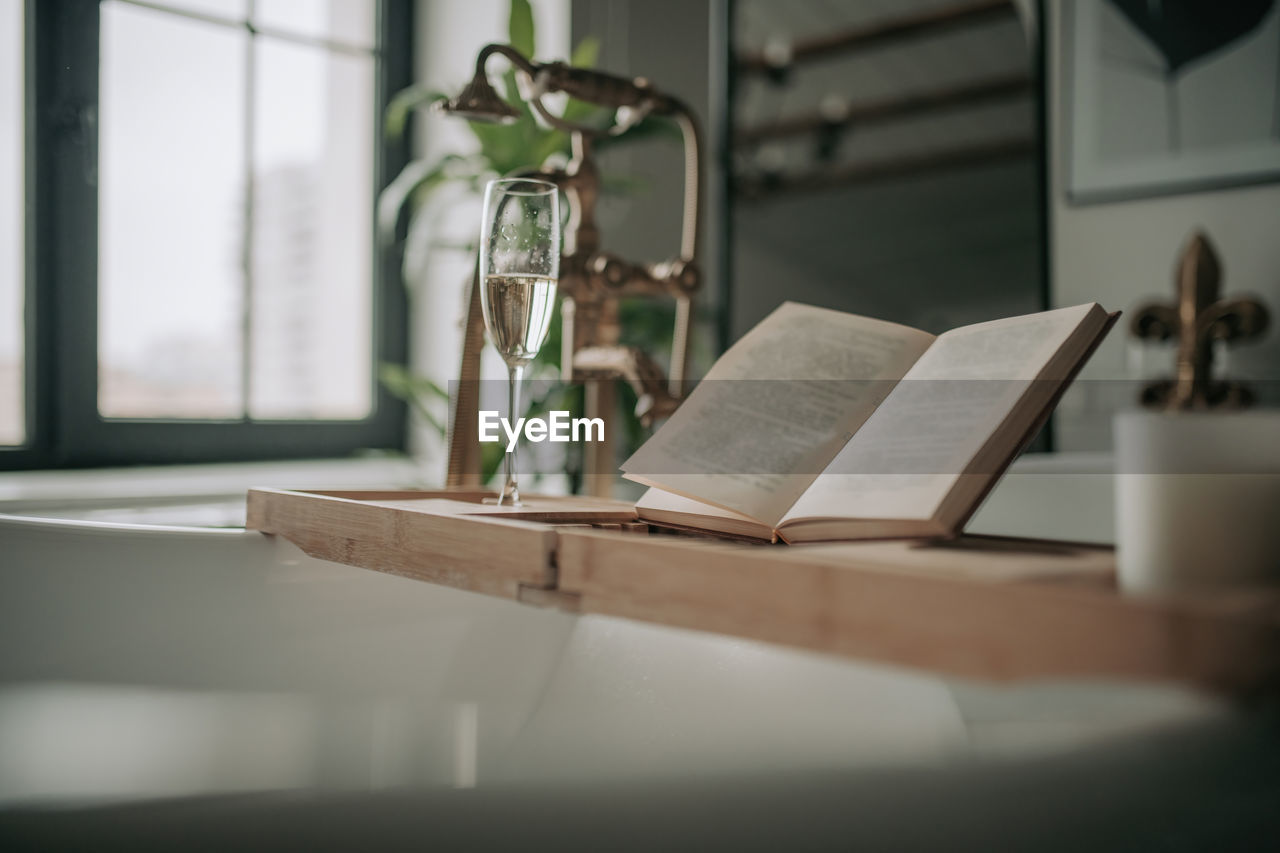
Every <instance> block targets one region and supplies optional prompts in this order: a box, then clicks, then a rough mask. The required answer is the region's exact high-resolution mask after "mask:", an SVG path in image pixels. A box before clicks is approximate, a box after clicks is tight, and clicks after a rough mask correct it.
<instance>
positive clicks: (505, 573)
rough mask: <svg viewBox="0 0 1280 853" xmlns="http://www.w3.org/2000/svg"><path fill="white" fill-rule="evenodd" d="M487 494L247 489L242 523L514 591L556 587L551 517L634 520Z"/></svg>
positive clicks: (353, 557) (616, 510)
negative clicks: (509, 502) (501, 501)
mask: <svg viewBox="0 0 1280 853" xmlns="http://www.w3.org/2000/svg"><path fill="white" fill-rule="evenodd" d="M486 496H489V493H487V492H448V491H440V492H425V491H389V490H381V491H373V490H366V491H353V490H345V491H288V490H282V489H251V490H250V491H249V495H248V508H247V512H246V516H247V520H246V526H247V527H249V528H252V529H255V530H261V531H262V532H263V533H273V534H278V535H280V536H283V537H284V538H285V539H288V540H289V541H290V542H292V543H293V544H295V545H297V546H298V547H299V548H301V549H302V550H303V551H304V552H306V553H307V554H310V555H311V556H313V557H318V558H320V559H323V560H332V561H334V562H338V563H346V564H347V565H352V566H359V567H361V568H366V569H373V570H376V571H381V572H389V573H391V574H396V575H403V576H405V577H411V578H415V579H418V580H425V581H431V582H433V583H439V584H444V585H447V586H452V587H457V588H459V589H466V590H471V591H473V592H483V593H488V594H490V595H500V596H505V597H508V598H518V597H519V595H520V590H521V588H522V587H526V588H528V587H532V588H549V587H553V586H554V585H555V580H556V573H555V568H554V553H555V548H556V535H557V534H556V528H555V527H554V526H552V524H554V522H556V521H559V520H564V521H573V522H578V521H579V520H581V519H589V520H592V521H601V522H618V523H621V522H623V521H627V522H629V521H633V520H634V518H635V515H634V511H633V510H632V508H631V505H630V504H625V503H620V502H615V501H602V500H599V499H592V498H584V499H576V498H543V497H534V498H528V499H526V504H527V506H524V507H520V508H514V507H494V506H485V505H483V504H481V503H479V501H480V500H481V498H482V497H486ZM547 522H549V523H547Z"/></svg>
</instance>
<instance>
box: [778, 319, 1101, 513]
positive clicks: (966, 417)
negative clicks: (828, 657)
mask: <svg viewBox="0 0 1280 853" xmlns="http://www.w3.org/2000/svg"><path fill="white" fill-rule="evenodd" d="M1095 311H1096V313H1097V315H1098V316H1099V318H1101V320H1103V321H1104V320H1105V313H1104V312H1102V310H1101V308H1099V307H1098V306H1096V305H1080V306H1076V307H1074V308H1062V309H1059V310H1056V311H1046V312H1043V313H1040V314H1031V315H1027V316H1024V317H1013V318H1009V319H1006V320H995V321H992V322H988V323H979V324H977V325H973V326H965V327H962V328H959V329H953V330H952V331H950V332H947V333H946V334H943V335H940V336H938V339H937V340H936V341H935V342H934V344H933V346H932V347H930V349H929V351H928V352H927V353H925V354H924V355H923V356H921V357H920V359H919V361H917V362H916V364H915V365H914V366H913V367H912V368H911V370H910V371H908V373H907V375H906V376H905V377H903V380H902V381H901V382H900V383H898V385H897V387H895V388H894V389H893V391H892V393H890V394H889V396H888V398H887V399H885V401H884V403H883V404H882V405H881V406H880V407H879V408H878V409H877V410H876V411H875V413H874V414H873V415H872V416H871V417H870V418H868V420H867V422H866V424H865V425H864V426H863V428H862V429H861V430H859V432H858V434H857V435H855V436H854V437H853V438H852V439H851V440H850V441H849V442H848V444H846V445H845V447H844V448H843V449H842V450H841V451H840V452H839V453H838V454H837V455H836V457H835V458H834V459H833V460H832V462H831V464H830V465H829V466H827V468H826V470H825V471H823V473H822V475H821V476H819V477H817V478H816V479H815V481H814V482H813V484H812V485H811V486H810V487H809V489H808V490H807V491H806V492H805V494H804V495H803V496H802V497H800V498H799V499H798V500H797V501H796V504H795V506H794V507H793V508H792V509H791V510H790V511H789V512H788V513H787V515H786V517H785V518H784V519H783V523H784V524H785V523H787V522H791V521H796V520H799V519H814V518H866V519H929V518H932V517H933V515H934V513H935V511H936V510H937V509H938V507H939V505H940V504H941V502H942V500H943V499H944V498H945V497H946V495H947V492H948V491H949V489H950V488H951V487H952V486H953V485H954V484H955V483H956V481H957V480H958V478H959V477H960V476H962V474H965V473H966V468H967V467H968V466H969V465H970V463H971V462H972V461H973V460H974V459H975V457H976V456H977V455H978V453H979V451H980V450H981V449H982V448H983V446H984V445H985V444H986V443H987V442H988V440H989V439H990V438H991V437H992V435H993V434H995V433H996V432H997V430H998V429H999V428H1000V426H1001V424H1003V423H1004V421H1005V420H1006V418H1008V417H1009V416H1010V415H1011V414H1012V412H1013V411H1014V409H1015V407H1016V406H1017V405H1018V403H1019V401H1020V400H1022V399H1023V397H1024V396H1025V395H1026V394H1027V393H1028V392H1029V390H1030V389H1031V388H1032V385H1033V383H1034V382H1035V380H1036V379H1037V378H1043V379H1050V378H1060V377H1051V376H1048V375H1047V374H1046V369H1047V368H1048V367H1049V366H1050V364H1051V363H1052V362H1053V360H1054V357H1055V356H1056V355H1057V354H1058V353H1059V351H1061V350H1062V349H1063V347H1064V346H1065V345H1066V343H1067V341H1068V340H1069V339H1070V338H1071V337H1072V335H1073V334H1074V333H1075V332H1076V330H1077V329H1078V328H1079V327H1080V326H1081V324H1082V322H1083V321H1084V320H1085V319H1086V317H1088V316H1089V315H1090V313H1091V312H1095ZM1049 372H1050V373H1051V372H1052V371H1049ZM969 473H974V472H969ZM976 473H979V474H982V473H993V472H976Z"/></svg>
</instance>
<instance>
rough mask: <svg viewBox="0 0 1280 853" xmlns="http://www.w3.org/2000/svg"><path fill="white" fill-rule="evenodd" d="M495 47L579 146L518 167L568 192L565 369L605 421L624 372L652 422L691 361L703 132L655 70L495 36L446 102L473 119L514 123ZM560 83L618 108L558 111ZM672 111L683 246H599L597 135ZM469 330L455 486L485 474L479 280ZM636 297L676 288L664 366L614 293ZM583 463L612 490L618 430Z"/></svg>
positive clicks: (459, 398)
mask: <svg viewBox="0 0 1280 853" xmlns="http://www.w3.org/2000/svg"><path fill="white" fill-rule="evenodd" d="M493 56H502V57H504V58H505V59H507V60H508V61H509V62H510V63H511V64H512V65H513V66H514V67H515V68H516V70H517V71H518V72H519V73H520V74H522V75H523V76H524V78H525V81H526V82H527V83H528V84H529V92H528V94H529V95H530V97H529V103H530V105H531V106H532V108H533V109H534V111H535V112H536V113H537V114H538V115H539V116H540V117H541V118H542V120H543V121H545V122H546V123H547V124H549V125H551V126H552V127H555V128H557V129H559V130H563V131H565V132H567V133H568V134H569V138H570V145H571V152H572V157H571V159H570V160H569V162H568V163H567V164H566V165H564V166H563V167H560V168H557V167H553V166H550V165H547V164H542V165H540V166H539V167H536V168H532V169H529V170H526V171H523V172H521V173H519V174H518V175H516V176H514V177H536V178H540V179H542V180H547V181H551V182H552V183H554V184H556V185H557V186H558V187H559V188H560V189H561V190H562V191H563V192H564V195H565V199H566V201H567V202H568V210H569V219H568V224H567V225H566V227H565V234H564V254H563V256H562V258H561V261H560V281H559V292H560V295H561V296H562V297H563V300H562V301H561V305H560V311H561V322H562V329H563V332H562V340H563V344H562V350H561V359H560V366H561V373H562V376H563V378H564V380H565V381H566V382H586V383H587V388H586V398H585V399H586V409H587V411H586V414H587V417H603V418H604V419H605V422H606V424H607V423H608V422H609V416H610V415H611V414H612V413H613V408H614V405H615V403H616V400H615V397H614V394H615V389H614V386H613V383H612V382H611V381H605V380H613V379H623V380H625V381H626V382H627V383H629V384H630V385H631V386H632V388H633V389H634V390H635V392H636V397H637V399H638V402H637V404H636V415H637V416H638V417H639V418H640V420H641V422H642V423H644V424H645V425H646V426H647V425H649V424H651V423H652V422H653V421H654V420H656V419H659V418H663V417H666V416H667V415H670V414H671V413H672V412H673V411H675V409H676V407H677V406H678V405H679V404H680V402H681V399H682V398H683V396H684V390H685V388H684V385H685V378H686V377H685V374H686V371H687V370H688V360H689V333H690V325H691V322H692V304H693V295H694V294H695V293H696V292H697V290H698V288H699V286H700V285H701V283H702V273H701V270H700V268H699V266H698V263H697V258H698V242H699V234H698V230H699V225H698V223H699V213H700V199H699V170H700V157H701V153H700V149H701V141H700V132H699V129H698V123H697V120H696V118H695V117H694V115H693V112H692V111H691V110H690V108H689V107H688V105H686V104H685V103H684V102H683V101H681V100H679V99H678V98H675V97H673V96H671V95H667V94H664V93H662V92H659V91H657V90H656V89H654V88H653V86H652V85H651V84H650V83H649V81H648V80H646V79H644V78H642V77H637V78H635V79H628V78H625V77H618V76H615V75H612V74H607V73H604V72H601V71H594V70H591V69H585V68H574V67H572V66H569V65H566V64H564V63H562V62H549V63H540V62H535V61H533V60H531V59H529V58H528V57H526V56H525V55H524V54H522V53H520V52H519V51H518V50H516V49H515V48H514V47H512V46H511V45H507V44H490V45H486V46H485V47H484V48H483V49H481V51H480V54H479V55H478V56H477V58H476V70H475V75H474V76H473V77H472V79H471V82H470V83H468V84H467V86H466V88H464V89H463V90H462V92H460V93H459V94H458V96H457V97H455V98H451V99H449V100H447V101H444V102H441V103H440V105H439V108H440V109H441V110H442V111H443V112H446V113H450V114H454V115H459V116H462V117H465V118H468V119H471V120H473V121H476V120H478V121H497V122H510V121H514V120H515V119H517V118H518V117H519V113H518V112H517V111H516V110H515V109H514V108H513V107H512V106H511V105H510V104H508V103H507V102H506V101H505V100H503V99H502V97H500V96H499V95H498V93H497V91H495V90H494V88H493V86H492V85H491V84H490V83H489V79H488V76H487V74H486V71H485V65H486V63H487V62H488V60H489V59H490V58H491V57H493ZM557 92H560V93H564V94H567V95H569V96H570V97H572V98H576V99H578V100H580V101H586V102H589V103H593V104H597V105H599V106H603V107H609V108H612V109H614V110H615V119H614V123H613V125H612V126H610V127H607V128H603V129H601V128H596V127H589V126H586V125H580V124H575V123H573V122H568V121H565V120H564V119H562V118H560V117H558V116H556V115H554V114H552V113H551V111H550V110H549V109H547V107H546V106H545V105H544V104H543V101H542V99H543V97H544V96H545V95H548V94H553V93H557ZM649 115H654V116H665V117H669V118H671V119H672V120H673V121H675V122H676V124H677V125H678V126H679V128H680V131H681V135H682V137H683V140H684V161H685V175H684V202H683V220H682V229H681V241H680V249H679V252H678V253H677V254H676V255H675V256H674V257H672V258H670V259H667V260H664V261H660V262H656V263H631V262H629V261H627V260H624V259H623V258H620V257H618V256H617V255H614V254H611V253H609V252H606V251H603V250H602V249H601V248H600V231H599V229H598V228H597V226H596V216H595V211H596V203H597V201H598V199H599V196H600V173H599V170H598V169H597V167H596V161H595V157H594V155H593V150H592V148H593V143H594V141H595V140H596V139H598V138H600V137H602V136H605V135H611V136H616V135H619V134H621V133H624V132H626V130H628V129H629V128H631V127H632V126H634V125H635V124H636V123H638V122H639V121H641V120H642V119H644V118H645V117H646V116H649ZM471 291H472V292H471V297H470V300H469V307H468V311H467V315H468V316H467V321H466V325H465V331H464V343H463V362H462V371H461V379H462V381H461V382H460V383H459V387H458V393H457V394H456V395H455V399H454V401H453V407H452V408H453V411H452V412H451V413H450V414H451V434H450V437H449V469H448V476H447V480H446V482H447V483H448V485H451V486H464V485H476V484H478V480H479V448H478V445H477V444H476V429H475V418H476V409H477V405H478V399H477V396H478V388H477V386H476V382H475V380H476V379H478V377H479V358H480V351H481V350H482V349H483V347H484V322H483V319H482V317H481V312H480V299H479V288H478V287H476V286H475V283H474V281H473V283H472V288H471ZM632 296H669V297H672V298H674V299H675V303H676V314H675V328H674V330H673V335H672V345H671V362H670V364H671V366H670V371H669V373H668V375H666V376H665V377H664V376H663V372H662V369H661V368H660V367H659V366H658V364H657V363H656V362H655V361H654V359H653V357H652V356H651V355H650V354H649V353H647V352H645V351H643V350H640V349H638V348H636V347H626V346H622V345H621V344H620V343H619V340H620V338H621V323H620V320H619V311H618V308H619V305H618V300H619V299H621V298H623V297H632ZM585 447H586V459H585V466H584V467H585V470H586V472H587V473H588V474H595V475H605V476H594V477H589V478H588V483H589V485H590V488H591V490H592V491H593V492H595V493H596V494H605V493H607V492H608V490H609V486H610V483H611V481H612V474H613V468H614V461H613V446H612V440H611V431H610V430H606V440H605V441H604V442H597V443H589V444H587V445H586V446H585Z"/></svg>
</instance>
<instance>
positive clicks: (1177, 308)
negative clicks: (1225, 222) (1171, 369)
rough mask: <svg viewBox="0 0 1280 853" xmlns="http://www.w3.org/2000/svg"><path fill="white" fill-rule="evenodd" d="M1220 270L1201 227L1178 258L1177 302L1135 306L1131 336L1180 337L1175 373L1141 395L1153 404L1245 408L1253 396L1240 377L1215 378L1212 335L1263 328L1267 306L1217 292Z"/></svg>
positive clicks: (1237, 336)
mask: <svg viewBox="0 0 1280 853" xmlns="http://www.w3.org/2000/svg"><path fill="white" fill-rule="evenodd" d="M1221 280H1222V270H1221V267H1220V265H1219V264H1218V256H1217V253H1215V252H1214V250H1213V245H1212V244H1211V243H1210V242H1209V238H1208V236H1206V235H1205V233H1204V232H1203V231H1197V232H1196V233H1195V234H1194V235H1192V237H1191V239H1190V241H1188V243H1187V246H1186V248H1185V249H1183V250H1182V255H1181V257H1180V258H1179V260H1178V268H1177V271H1176V273H1175V276H1174V284H1175V286H1176V288H1177V291H1178V301H1177V303H1176V304H1169V303H1167V302H1152V303H1150V304H1147V305H1143V306H1142V307H1140V308H1139V309H1138V310H1137V311H1135V312H1134V314H1133V318H1132V319H1131V320H1130V321H1129V331H1130V333H1132V334H1133V335H1134V336H1135V337H1138V338H1142V339H1148V340H1151V339H1154V340H1158V341H1165V340H1168V339H1170V338H1172V337H1174V336H1175V335H1176V336H1177V339H1178V360H1177V370H1176V373H1175V375H1174V378H1173V379H1162V380H1159V381H1156V382H1152V383H1150V384H1148V385H1147V386H1146V387H1144V388H1143V389H1142V393H1141V396H1140V398H1139V400H1140V402H1141V403H1142V405H1144V406H1146V407H1148V408H1153V409H1214V408H1227V409H1230V408H1243V407H1245V406H1248V405H1249V404H1251V403H1252V402H1253V400H1254V396H1253V392H1252V391H1250V390H1249V388H1247V387H1246V386H1245V385H1244V384H1243V383H1240V382H1232V381H1228V380H1214V379H1212V378H1211V377H1210V371H1211V369H1212V367H1213V344H1214V342H1215V341H1243V340H1248V339H1249V338H1256V337H1259V336H1260V335H1262V333H1263V332H1264V331H1266V328H1267V324H1268V322H1269V319H1270V318H1269V316H1268V314H1267V309H1266V307H1265V306H1264V305H1263V304H1262V303H1261V302H1260V301H1258V300H1257V299H1255V298H1252V297H1247V296H1246V297H1239V298H1236V299H1222V300H1220V299H1219V298H1218V295H1219V292H1220V285H1221Z"/></svg>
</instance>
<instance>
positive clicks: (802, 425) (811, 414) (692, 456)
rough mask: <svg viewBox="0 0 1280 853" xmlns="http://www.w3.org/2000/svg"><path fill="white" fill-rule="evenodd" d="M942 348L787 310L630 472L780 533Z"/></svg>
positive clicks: (686, 406)
mask: <svg viewBox="0 0 1280 853" xmlns="http://www.w3.org/2000/svg"><path fill="white" fill-rule="evenodd" d="M933 340H934V338H933V336H932V335H930V334H927V333H925V332H921V331H918V330H916V329H911V328H908V327H906V326H900V325H898V324H896V323H885V322H882V321H879V320H871V319H868V318H866V317H857V316H854V315H852V314H845V313H842V312H839V311H830V310H827V309H825V308H813V307H810V306H807V305H799V304H797V303H793V302H788V303H785V304H783V305H782V306H781V307H779V308H778V309H777V310H776V311H774V312H773V313H772V314H770V315H769V316H768V317H766V318H765V319H764V320H762V321H761V322H760V323H759V324H758V325H757V326H756V327H755V328H754V329H752V330H751V331H750V332H748V333H747V334H746V335H744V336H743V337H742V339H741V340H740V341H738V342H737V343H736V344H734V345H733V346H732V347H731V348H730V349H729V350H728V352H726V353H725V354H724V355H723V356H721V357H720V359H719V360H718V361H717V362H716V363H715V365H714V366H713V367H712V368H711V370H710V371H709V372H708V373H707V376H706V378H705V379H703V380H702V382H701V383H699V384H698V387H697V388H696V389H694V391H693V393H692V394H691V395H690V396H689V399H688V400H686V401H685V402H684V403H683V404H682V405H681V406H680V408H679V409H678V410H676V413H675V414H674V415H672V416H671V418H670V420H668V421H667V423H665V424H664V425H663V426H662V427H661V428H660V429H659V430H658V431H657V433H655V434H654V436H653V437H652V438H651V439H649V441H647V442H646V443H645V444H644V446H643V447H641V448H640V450H638V451H637V452H636V453H635V455H633V456H632V457H631V458H630V459H628V460H627V462H626V464H624V465H623V466H622V469H623V471H625V472H626V477H627V478H628V479H631V480H635V481H637V482H640V483H644V484H646V485H650V486H657V487H659V488H661V489H664V490H666V491H668V492H673V493H675V494H678V495H684V496H686V497H691V498H695V499H697V500H700V501H704V502H706V503H710V504H712V505H715V506H720V507H723V508H725V509H730V510H733V511H735V512H738V513H742V514H743V515H747V516H750V517H751V518H753V519H756V520H758V521H761V522H763V523H766V524H769V525H773V524H774V523H776V522H777V521H778V520H780V519H781V518H782V515H783V513H785V512H786V511H787V509H788V508H789V507H790V506H791V504H792V503H793V502H794V501H795V500H796V498H797V497H799V496H800V494H801V493H802V492H803V491H804V490H805V489H806V488H807V487H808V485H809V484H810V483H812V482H813V479H814V477H816V476H817V475H818V473H819V472H820V471H822V470H823V469H824V468H825V467H826V465H827V463H829V462H830V461H831V459H832V457H833V456H835V454H836V452H837V451H838V450H839V449H840V448H841V447H843V446H844V444H845V442H847V441H848V440H849V437H850V436H851V435H853V433H854V432H856V431H857V429H858V428H859V427H860V426H861V425H862V423H863V422H864V421H866V419H867V417H868V416H870V414H871V412H873V411H875V407H876V406H877V405H879V403H880V402H881V400H883V399H884V398H885V397H886V396H887V395H888V393H889V391H890V390H892V388H893V386H894V385H895V384H896V383H897V381H898V380H899V379H900V378H901V377H902V376H903V375H904V374H905V373H906V372H907V370H908V369H909V368H910V366H911V365H912V364H913V363H914V362H915V361H916V359H917V358H919V357H920V356H921V354H922V353H924V352H925V351H926V350H927V349H928V348H929V345H930V344H931V343H932V342H933Z"/></svg>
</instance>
